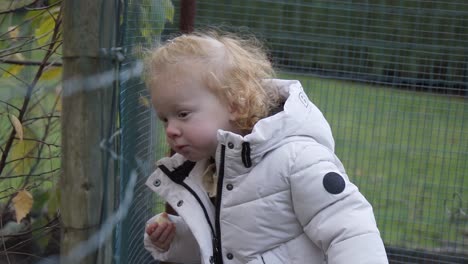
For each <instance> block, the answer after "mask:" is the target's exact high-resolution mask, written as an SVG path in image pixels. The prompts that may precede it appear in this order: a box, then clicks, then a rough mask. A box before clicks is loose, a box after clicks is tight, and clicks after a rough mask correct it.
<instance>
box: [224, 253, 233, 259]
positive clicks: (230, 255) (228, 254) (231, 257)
mask: <svg viewBox="0 0 468 264" xmlns="http://www.w3.org/2000/svg"><path fill="white" fill-rule="evenodd" d="M226 257H227V258H228V259H233V258H234V256H233V255H232V254H231V253H227V255H226Z"/></svg>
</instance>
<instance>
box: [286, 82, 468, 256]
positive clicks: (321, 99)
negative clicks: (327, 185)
mask: <svg viewBox="0 0 468 264" xmlns="http://www.w3.org/2000/svg"><path fill="white" fill-rule="evenodd" d="M280 77H281V78H288V79H298V80H300V81H301V82H302V84H303V86H304V87H305V88H306V91H307V93H308V94H309V96H310V98H311V100H312V101H313V102H315V104H316V105H317V106H318V107H319V108H320V109H321V110H322V112H323V113H324V115H325V117H326V118H327V119H328V121H329V122H330V125H331V127H332V130H333V133H334V136H335V140H336V152H337V154H338V156H339V157H340V159H341V160H342V161H343V163H344V165H345V168H346V169H347V172H348V174H349V176H350V178H351V179H352V180H353V181H354V182H355V183H356V184H357V185H358V186H359V188H360V189H361V191H362V192H363V193H364V194H365V196H366V197H367V198H368V200H369V201H370V202H371V203H372V204H373V206H374V211H375V215H376V218H377V221H378V225H379V228H380V230H381V233H382V235H383V238H384V240H385V243H386V244H388V245H394V246H405V247H409V248H418V249H429V250H434V249H436V248H445V247H448V248H450V249H455V248H456V249H457V250H463V251H464V252H465V253H466V252H468V245H467V244H466V242H465V245H462V244H463V241H464V240H466V233H467V232H468V217H467V216H466V215H463V212H462V211H460V210H464V212H466V213H468V203H467V201H468V178H467V179H465V178H466V177H465V175H466V171H467V170H468V164H467V161H468V132H467V131H468V112H467V111H468V103H467V102H468V101H467V100H466V98H465V99H463V98H455V97H449V96H443V95H434V94H428V93H421V92H411V91H404V90H399V89H393V88H391V87H384V86H373V85H366V84H362V83H354V82H349V81H338V80H332V79H324V78H313V77H305V76H303V75H291V74H282V75H281V76H280ZM464 236H465V238H464Z"/></svg>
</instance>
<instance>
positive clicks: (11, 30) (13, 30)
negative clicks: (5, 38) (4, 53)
mask: <svg viewBox="0 0 468 264" xmlns="http://www.w3.org/2000/svg"><path fill="white" fill-rule="evenodd" d="M8 35H10V38H12V39H14V40H15V39H16V38H18V36H19V28H18V27H17V26H12V27H8Z"/></svg>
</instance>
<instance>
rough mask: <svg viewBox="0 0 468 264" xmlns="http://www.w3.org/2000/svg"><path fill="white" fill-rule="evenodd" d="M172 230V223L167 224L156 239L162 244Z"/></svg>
mask: <svg viewBox="0 0 468 264" xmlns="http://www.w3.org/2000/svg"><path fill="white" fill-rule="evenodd" d="M173 231H174V224H168V225H167V226H166V228H165V229H164V231H163V232H162V233H161V235H160V236H159V239H158V241H159V242H160V243H162V244H164V243H165V242H166V240H167V238H168V237H169V235H170V234H171V233H172V232H173Z"/></svg>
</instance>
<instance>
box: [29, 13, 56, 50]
mask: <svg viewBox="0 0 468 264" xmlns="http://www.w3.org/2000/svg"><path fill="white" fill-rule="evenodd" d="M54 27H55V20H54V19H53V17H51V16H47V18H46V19H44V20H42V22H41V24H40V26H39V27H38V28H37V29H36V30H34V37H35V38H36V39H37V43H38V44H39V45H40V46H42V45H44V44H46V43H48V42H49V41H50V38H51V37H52V32H53V30H54Z"/></svg>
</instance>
